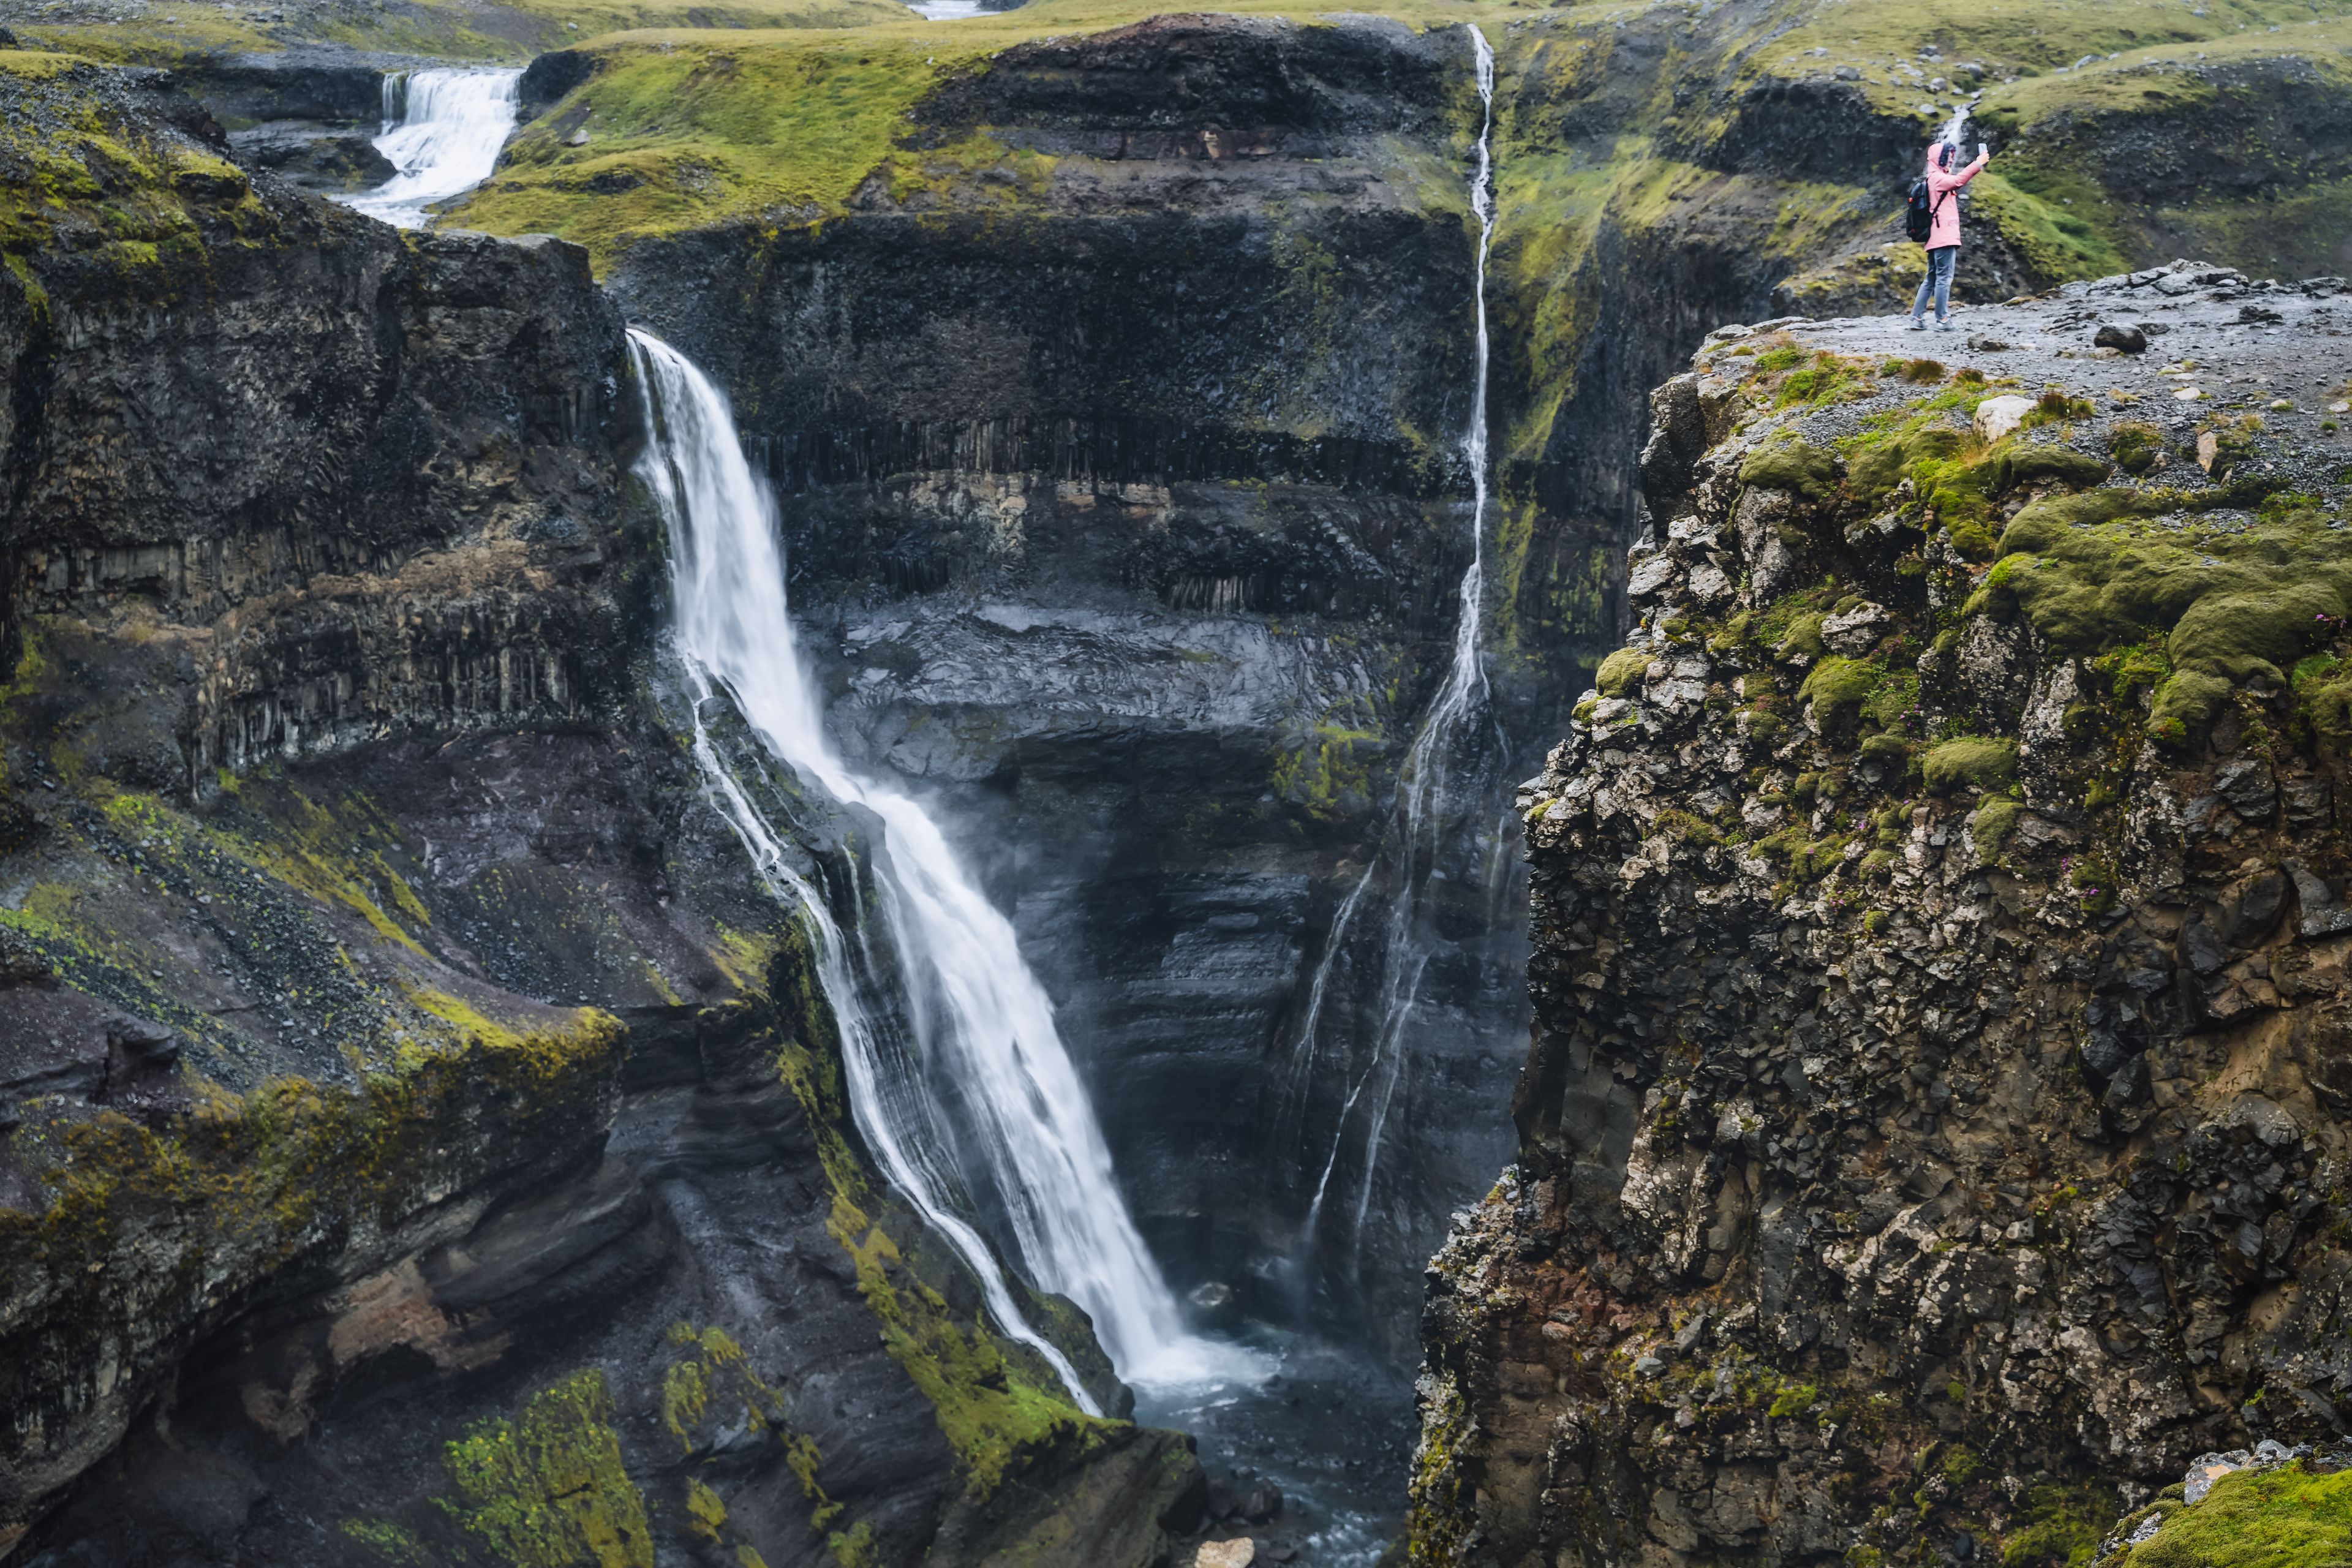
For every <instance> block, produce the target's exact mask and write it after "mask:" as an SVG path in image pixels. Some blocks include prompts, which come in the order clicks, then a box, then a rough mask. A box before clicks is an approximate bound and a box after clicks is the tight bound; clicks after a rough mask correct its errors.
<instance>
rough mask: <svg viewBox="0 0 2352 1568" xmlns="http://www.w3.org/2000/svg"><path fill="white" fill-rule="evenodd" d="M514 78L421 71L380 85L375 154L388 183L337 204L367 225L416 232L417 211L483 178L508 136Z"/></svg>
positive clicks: (505, 73)
mask: <svg viewBox="0 0 2352 1568" xmlns="http://www.w3.org/2000/svg"><path fill="white" fill-rule="evenodd" d="M521 81H522V72H520V71H519V70H421V71H412V72H410V73H408V74H407V75H406V76H396V75H387V76H386V77H385V78H384V79H383V119H384V125H383V135H381V136H379V137H377V138H376V139H375V146H376V151H378V152H379V153H383V155H384V156H385V157H386V158H388V159H390V160H391V161H392V166H393V168H394V170H395V171H396V172H395V173H394V175H393V177H392V178H391V179H389V180H386V181H385V182H384V183H383V184H381V185H378V186H377V187H376V188H375V189H373V190H372V191H367V192H364V193H362V195H356V196H349V197H346V198H344V199H345V200H346V201H347V202H348V203H349V204H350V205H352V206H354V207H357V208H358V209H359V210H360V211H362V212H363V213H365V214H367V215H368V216H370V217H378V218H382V219H383V221H384V222H386V223H389V224H394V225H396V226H399V227H401V228H423V227H424V226H425V224H426V222H427V221H428V219H427V216H426V213H425V208H427V207H429V206H432V205H434V204H435V203H436V202H446V201H447V200H449V199H450V198H451V197H453V196H461V195H465V194H466V193H467V191H470V190H472V189H473V188H474V187H475V186H476V185H478V184H481V183H482V182H483V181H484V180H487V179H488V178H489V177H490V171H491V170H493V169H495V168H497V167H498V163H499V149H501V148H503V147H504V146H505V145H506V142H507V138H508V137H509V135H511V134H513V132H514V127H515V113H516V109H517V106H518V102H519V98H518V93H519V89H520V83H521Z"/></svg>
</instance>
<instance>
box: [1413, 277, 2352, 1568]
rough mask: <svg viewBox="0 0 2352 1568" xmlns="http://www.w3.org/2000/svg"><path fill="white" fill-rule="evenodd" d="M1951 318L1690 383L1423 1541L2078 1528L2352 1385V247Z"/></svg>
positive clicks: (1586, 799)
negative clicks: (2320, 265)
mask: <svg viewBox="0 0 2352 1568" xmlns="http://www.w3.org/2000/svg"><path fill="white" fill-rule="evenodd" d="M2347 331H2352V296H2347V293H2346V292H2345V289H2344V286H2343V284H2342V283H2341V282H2340V280H2336V279H2315V280H2312V281H2310V282H2306V283H2303V284H2299V285H2280V284H2276V283H2269V282H2258V281H2251V280H2249V279H2246V278H2244V277H2243V276H2242V275H2240V274H2238V273H2236V272H2233V271H2231V270H2229V269H2227V268H2212V267H2201V266H2198V265H2196V264H2192V263H2180V264H2178V265H2176V266H2174V267H2170V268H2158V269H2153V270H2150V271H2147V272H2142V273H2137V274H2132V275H2129V276H2126V277H2116V278H2109V279H2101V280H2099V281H2096V282H2092V283H2084V284H2070V285H2067V286H2065V287H2064V288H2063V289H2058V290H2056V291H2055V292H2054V293H2053V294H2052V295H2047V296H2043V297H2041V298H2039V299H2036V300H2032V301H2027V302H2021V303H2016V304H2012V305H2011V306H2010V307H2007V308H1995V309H1983V310H1969V311H1965V312H1964V313H1962V314H1961V315H1960V316H1959V317H1958V328H1957V330H1955V331H1951V332H1949V333H1937V332H1927V333H1914V332H1911V331H1906V330H1903V321H1902V319H1901V318H1881V319H1876V320H1846V321H1827V322H1821V323H1809V322H1802V321H1782V322H1777V323H1765V324H1764V325H1761V326H1757V327H1727V328H1724V329H1722V330H1720V331H1717V332H1715V333H1714V334H1713V335H1712V336H1711V337H1710V338H1709V340H1708V341H1707V342H1706V345H1705V346H1704V347H1703V348H1702V349H1701V350H1700V352H1699V353H1698V354H1697V355H1696V359H1695V361H1694V366H1693V369H1692V370H1691V371H1690V372H1689V373H1688V374H1683V375H1680V376H1677V377H1675V379H1674V380H1672V381H1670V382H1668V383H1667V384H1665V385H1664V386H1663V387H1661V388H1660V389H1659V391H1658V392H1657V394H1656V395H1655V397H1654V401H1653V413H1654V431H1655V434H1654V437H1653V438H1652V440H1651V442H1650V444H1649V447H1648V449H1647V451H1646V452H1645V454H1644V457H1643V465H1642V478H1643V492H1644V498H1645V502H1646V510H1647V513H1648V531H1647V533H1646V535H1645V537H1644V538H1643V540H1642V542H1640V543H1638V544H1637V545H1636V547H1635V548H1634V550H1633V554H1632V560H1631V563H1630V581H1629V589H1628V592H1629V596H1630V598H1631V600H1632V603H1633V615H1634V616H1635V620H1636V625H1635V627H1634V630H1633V636H1632V638H1631V640H1630V641H1629V643H1628V644H1627V646H1626V647H1624V648H1623V649H1622V650H1621V651H1620V652H1619V653H1617V654H1616V655H1614V656H1612V658H1610V659H1608V660H1607V661H1606V662H1605V663H1604V664H1603V665H1602V666H1601V671H1600V677H1599V682H1598V686H1597V688H1596V689H1594V690H1592V691H1591V692H1590V693H1588V694H1587V697H1586V699H1585V700H1584V701H1583V703H1582V704H1581V705H1580V708H1579V710H1578V713H1579V719H1578V721H1577V722H1576V723H1575V724H1574V725H1573V727H1572V730H1571V732H1570V734H1569V736H1568V737H1567V738H1566V739H1565V740H1564V741H1563V742H1561V743H1560V744H1559V747H1558V748H1557V749H1556V750H1555V751H1554V752H1552V754H1551V756H1550V758H1549V763H1548V764H1547V766H1546V769H1545V771H1544V773H1542V774H1541V776H1539V777H1538V778H1535V779H1531V780H1529V781H1528V783H1527V784H1526V785H1525V786H1523V791H1522V795H1521V797H1520V804H1521V809H1522V812H1523V814H1524V816H1525V819H1526V824H1527V835H1528V854H1529V857H1530V859H1531V863H1532V876H1533V886H1534V891H1533V900H1534V930H1535V947H1536V953H1535V957H1534V960H1533V963H1532V967H1531V987H1532V994H1533V998H1534V1004H1535V1025H1534V1038H1533V1046H1532V1049H1531V1053H1530V1056H1529V1058H1528V1066H1527V1068H1526V1070H1525V1073H1524V1075H1523V1077H1522V1079H1521V1083H1520V1087H1519V1090H1518V1094H1517V1122H1518V1127H1519V1132H1520V1139H1521V1143H1520V1152H1519V1158H1518V1161H1517V1164H1516V1165H1515V1166H1514V1167H1513V1168H1512V1169H1511V1170H1510V1171H1509V1172H1507V1173H1506V1175H1505V1176H1504V1178H1503V1180H1502V1181H1501V1182H1500V1183H1499V1184H1497V1185H1496V1188H1495V1190H1494V1191H1493V1192H1492V1193H1491V1194H1489V1195H1488V1196H1487V1197H1486V1200H1485V1201H1484V1202H1483V1203H1481V1204H1479V1205H1475V1207H1473V1208H1471V1209H1469V1210H1466V1211H1465V1212H1464V1213H1462V1214H1460V1215H1457V1216H1456V1224H1455V1227H1454V1233H1453V1236H1452V1237H1451V1239H1450V1240H1449V1242H1448V1244H1447V1246H1446V1247H1445V1248H1444V1251H1443V1252H1442V1253H1441V1254H1440V1255H1439V1257H1438V1258H1436V1259H1435V1261H1434V1262H1433V1265H1432V1267H1431V1269H1430V1272H1429V1276H1428V1286H1429V1295H1428V1305H1427V1310H1426V1314H1425V1317H1424V1321H1423V1333H1424V1342H1425V1351H1426V1356H1427V1362H1426V1366H1425V1369H1424V1375H1423V1384H1422V1394H1423V1422H1424V1425H1423V1441H1422V1446H1421V1449H1420V1453H1419V1458H1418V1461H1417V1469H1416V1474H1415V1477H1414V1481H1413V1487H1414V1500H1415V1514H1414V1522H1413V1527H1412V1558H1413V1561H1415V1562H1417V1563H1508V1564H1518V1563H1538V1562H1540V1563H1582V1564H1594V1565H1598V1564H1601V1563H1660V1564H1664V1563H1701V1562H1706V1563H1729V1562H1738V1563H1801V1562H1830V1561H1843V1562H1845V1563H1855V1564H1875V1563H1897V1562H1918V1563H1937V1562H1969V1561H1980V1560H1984V1559H1986V1558H1989V1557H1990V1556H1993V1555H1996V1554H1997V1555H1998V1556H1999V1557H2000V1561H2002V1562H2003V1563H2012V1564H2020V1563H2064V1562H2070V1561H2073V1562H2081V1561H2085V1560H2087V1557H2088V1555H2090V1554H2092V1553H2093V1552H2095V1549H2096V1548H2097V1546H2098V1543H2099V1542H2100V1540H2101V1537H2102V1535H2103V1533H2104V1531H2105V1527H2106V1526H2107V1524H2108V1523H2109V1522H2110V1521H2112V1520H2113V1519H2114V1518H2115V1516H2116V1513H2117V1512H2118V1510H2120V1509H2122V1508H2124V1507H2126V1506H2136V1505H2137V1504H2140V1503H2143V1502H2146V1501H2147V1500H2148V1499H2149V1497H2150V1496H2151V1494H2153V1493H2154V1492H2155V1491H2156V1489H2158V1487H2160V1486H2162V1485H2163V1484H2164V1483H2165V1482H2167V1481H2169V1480H2177V1479H2179V1476H2180V1474H2181V1468H2182V1466H2183V1464H2184V1463H2185V1462H2186V1461H2187V1460H2188V1459H2189V1458H2191V1457H2192V1456H2194V1455H2196V1454H2198V1453H2199V1452H2200V1451H2203V1450H2210V1449H2228V1448H2233V1447H2242V1446H2246V1445H2248V1444H2249V1443H2250V1442H2251V1441H2252V1440H2253V1439H2257V1438H2262V1437H2276V1438H2279V1439H2282V1440H2284V1441H2285V1442H2287V1443H2290V1444H2292V1443H2294V1442H2296V1441H2298V1440H2303V1439H2312V1438H2325V1437H2329V1436H2334V1435H2335V1434H2337V1433H2340V1432H2341V1431H2343V1430H2344V1422H2345V1416H2344V1414H2343V1412H2342V1410H2341V1409H2340V1407H2339V1404H2340V1402H2341V1401H2342V1400H2343V1399H2344V1397H2345V1395H2346V1394H2347V1392H2352V1358H2347V1352H2346V1345H2347V1339H2346V1334H2345V1330H2346V1326H2347V1318H2346V1314H2347V1275H2352V1269H2347V1263H2352V1255H2347V1250H2346V1240H2347V1238H2346V1237H2345V1235H2344V1232H2343V1229H2342V1226H2341V1223H2340V1218H2339V1216H2340V1215H2341V1213H2342V1197H2343V1184H2344V1182H2345V1179H2346V1163H2345V1162H2346V1154H2347V1137H2346V1134H2347V1125H2346V1115H2347V1106H2352V1102H2347V1094H2352V1076H2347V1053H2346V1039H2347V1034H2346V1024H2345V1016H2346V1013H2345V1009H2346V988H2347V974H2346V967H2345V966H2346V962H2347V956H2352V886H2347V871H2352V864H2347V858H2346V855H2345V851H2344V847H2343V837H2342V829H2341V824H2342V822H2343V820H2344V817H2343V812H2344V809H2345V795H2346V788H2345V768H2346V763H2347V741H2352V726H2347V713H2352V706H2347V697H2352V683H2347V677H2346V674H2345V671H2346V670H2347V668H2352V667H2347V664H2346V663H2345V659H2346V658H2347V654H2352V642H2347V637H2346V635H2345V634H2346V625H2347V622H2346V617H2347V612H2352V600H2347V593H2352V541H2347V532H2346V506H2347V500H2352V492H2347V488H2346V485H2345V480H2346V478H2347V470H2346V468H2345V450H2346V443H2345V438H2344V437H2343V436H2342V435H2341V433H2340V432H2339V430H2338V425H2339V422H2340V421H2341V418H2342V416H2344V414H2345V412H2346V406H2347V405H2346V403H2345V402H2344V400H2343V397H2344V394H2345V391H2346V386H2345V381H2346V378H2347V375H2352V335H2347ZM2166 1560H2167V1561H2170V1560H2171V1559H2166ZM2184 1560H2185V1559H2184Z"/></svg>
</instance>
